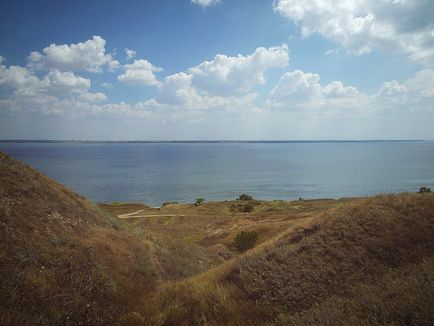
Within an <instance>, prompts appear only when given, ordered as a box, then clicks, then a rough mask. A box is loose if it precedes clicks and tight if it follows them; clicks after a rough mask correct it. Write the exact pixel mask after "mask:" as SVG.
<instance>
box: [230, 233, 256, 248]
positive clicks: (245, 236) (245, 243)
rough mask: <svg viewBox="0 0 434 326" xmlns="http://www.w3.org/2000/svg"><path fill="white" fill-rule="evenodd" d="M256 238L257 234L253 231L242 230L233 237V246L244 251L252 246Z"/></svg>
mask: <svg viewBox="0 0 434 326" xmlns="http://www.w3.org/2000/svg"><path fill="white" fill-rule="evenodd" d="M256 240H258V234H257V233H256V232H255V231H252V232H245V231H242V232H241V233H238V234H237V236H236V237H235V247H236V248H237V249H238V250H239V251H241V252H244V251H246V250H247V249H250V248H253V246H254V245H255V243H256Z"/></svg>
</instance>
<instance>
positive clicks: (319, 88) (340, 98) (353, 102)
mask: <svg viewBox="0 0 434 326" xmlns="http://www.w3.org/2000/svg"><path fill="white" fill-rule="evenodd" d="M365 101H366V96H365V95H363V94H362V93H360V92H359V91H358V90H357V88H355V87H352V86H344V85H343V84H342V82H340V81H333V82H331V83H329V84H328V85H325V86H323V85H321V83H320V76H319V75H318V74H313V73H305V72H303V71H301V70H295V71H293V72H287V73H285V74H283V75H282V76H281V78H280V80H279V82H278V83H277V85H276V86H275V87H274V88H273V89H272V90H271V92H270V94H269V98H268V101H267V104H266V106H268V107H269V108H281V109H286V110H296V109H309V110H315V111H323V112H325V111H326V110H340V109H359V108H360V107H361V105H362V104H363V103H364V102H365Z"/></svg>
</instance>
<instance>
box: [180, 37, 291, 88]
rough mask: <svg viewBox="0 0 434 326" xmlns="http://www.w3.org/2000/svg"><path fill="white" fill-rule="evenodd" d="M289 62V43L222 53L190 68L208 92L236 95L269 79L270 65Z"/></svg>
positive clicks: (190, 71)
mask: <svg viewBox="0 0 434 326" xmlns="http://www.w3.org/2000/svg"><path fill="white" fill-rule="evenodd" d="M288 62H289V53H288V47H287V46H286V45H281V46H276V47H270V48H268V49H267V48H262V47H261V48H257V49H256V50H255V52H254V53H252V54H250V55H247V56H243V55H238V56H235V57H230V56H226V55H223V54H218V55H216V56H215V58H214V60H212V61H205V62H203V63H201V64H200V65H198V66H196V67H193V68H190V69H189V70H188V73H189V74H191V75H192V76H193V77H192V84H193V85H194V86H195V87H196V88H197V89H199V90H201V91H204V92H206V93H208V94H212V95H219V96H232V95H236V94H243V93H247V92H249V91H250V90H251V88H252V87H253V86H255V85H262V84H264V83H265V72H266V71H267V70H269V69H270V68H278V67H286V66H287V65H288Z"/></svg>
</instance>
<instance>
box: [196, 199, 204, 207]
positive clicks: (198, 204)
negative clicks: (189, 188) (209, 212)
mask: <svg viewBox="0 0 434 326" xmlns="http://www.w3.org/2000/svg"><path fill="white" fill-rule="evenodd" d="M204 201H205V199H203V198H197V199H196V201H195V203H194V205H195V206H200V205H202V203H203V202H204Z"/></svg>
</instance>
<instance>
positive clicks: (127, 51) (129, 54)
mask: <svg viewBox="0 0 434 326" xmlns="http://www.w3.org/2000/svg"><path fill="white" fill-rule="evenodd" d="M136 54H137V52H136V51H134V50H131V49H128V48H126V49H125V55H126V56H127V60H131V59H134V58H135V57H136Z"/></svg>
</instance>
